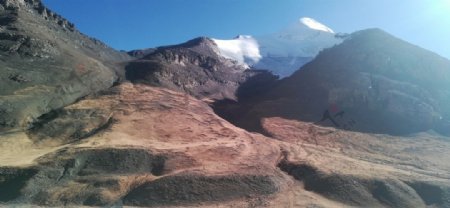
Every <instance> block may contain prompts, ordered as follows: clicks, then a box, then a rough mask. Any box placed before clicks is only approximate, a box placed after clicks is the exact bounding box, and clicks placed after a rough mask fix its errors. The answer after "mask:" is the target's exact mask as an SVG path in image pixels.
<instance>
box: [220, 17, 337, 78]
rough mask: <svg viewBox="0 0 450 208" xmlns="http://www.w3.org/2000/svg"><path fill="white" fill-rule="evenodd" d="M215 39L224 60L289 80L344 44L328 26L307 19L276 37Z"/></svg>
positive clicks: (271, 35) (274, 35) (244, 36)
mask: <svg viewBox="0 0 450 208" xmlns="http://www.w3.org/2000/svg"><path fill="white" fill-rule="evenodd" d="M212 40H213V41H214V42H215V43H216V45H217V46H218V48H219V53H220V55H222V56H223V57H225V58H229V59H233V60H235V61H237V62H238V63H240V64H241V65H244V66H246V67H250V66H252V67H255V68H260V69H268V70H271V71H272V72H273V73H274V74H277V75H280V76H281V77H285V76H289V75H290V74H292V73H293V72H294V71H296V70H298V69H300V67H301V66H303V65H304V64H306V63H307V62H309V61H311V60H312V59H313V58H314V57H315V56H316V55H317V54H318V53H319V52H320V51H321V50H323V49H324V48H329V47H332V46H334V45H336V44H339V43H341V42H342V41H343V38H342V37H339V36H338V35H336V34H335V32H334V31H333V30H332V29H331V28H329V27H327V26H325V25H324V24H322V23H320V22H318V21H316V20H314V19H312V18H309V17H303V18H300V19H298V21H296V22H294V23H293V24H291V25H289V26H288V27H286V28H285V29H283V30H281V31H278V32H274V33H272V34H267V35H261V36H254V37H252V36H248V35H239V36H237V37H236V38H234V39H231V40H219V39H212Z"/></svg>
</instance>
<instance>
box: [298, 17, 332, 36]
mask: <svg viewBox="0 0 450 208" xmlns="http://www.w3.org/2000/svg"><path fill="white" fill-rule="evenodd" d="M299 22H300V23H301V24H303V25H305V26H307V27H308V28H310V29H313V30H321V31H324V32H329V33H334V31H333V30H332V29H331V28H329V27H327V26H325V25H324V24H322V23H320V22H318V21H316V20H315V19H312V18H309V17H302V18H300V19H299Z"/></svg>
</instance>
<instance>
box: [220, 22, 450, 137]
mask: <svg viewBox="0 0 450 208" xmlns="http://www.w3.org/2000/svg"><path fill="white" fill-rule="evenodd" d="M448 103H450V61H449V60H447V59H445V58H443V57H440V56H438V55H436V54H434V53H432V52H430V51H427V50H424V49H421V48H419V47H417V46H414V45H411V44H409V43H407V42H404V41H402V40H400V39H397V38H395V37H393V36H391V35H389V34H387V33H386V32H384V31H381V30H379V29H369V30H364V31H359V32H356V33H354V34H352V35H351V36H350V38H348V39H347V40H345V41H344V42H343V43H342V44H340V45H337V46H335V47H333V48H330V49H325V50H324V51H322V52H321V53H320V54H319V55H318V56H317V57H316V59H314V60H313V61H311V62H310V63H308V64H306V65H305V66H304V67H302V69H301V70H299V71H297V72H296V73H294V74H293V75H292V76H291V77H288V78H286V79H283V80H281V81H279V82H278V83H277V84H276V87H274V88H273V89H270V90H269V91H268V92H267V93H266V94H265V95H264V96H263V97H262V98H261V97H258V98H255V99H254V101H249V102H247V103H242V104H240V105H241V106H242V108H243V109H241V111H240V112H241V113H242V112H245V113H244V115H243V116H242V114H241V116H239V118H237V120H234V121H233V122H234V123H236V124H238V125H239V126H242V127H244V128H247V129H250V130H258V129H260V124H259V123H260V120H261V119H262V118H264V117H273V116H281V117H284V118H290V119H297V120H304V121H310V122H317V121H319V120H321V118H322V116H323V115H324V112H325V111H326V110H328V111H329V112H330V114H332V116H334V114H337V113H339V112H342V111H343V112H345V114H342V116H340V117H341V118H343V120H341V121H337V122H336V124H337V125H339V126H336V127H339V128H345V129H351V130H354V131H362V132H376V133H388V134H396V135H404V134H410V133H416V132H421V131H427V130H429V129H434V130H436V131H439V132H441V133H448V129H449V127H450V108H449V106H448ZM219 105H220V103H219ZM220 106H221V107H220V109H222V110H220V109H218V108H217V109H218V110H217V111H218V113H219V114H222V115H226V114H228V113H230V114H232V112H231V111H227V110H226V106H223V105H220ZM230 108H232V109H235V108H236V105H234V106H231V107H230ZM221 111H222V112H221ZM335 119H338V120H339V119H340V118H335ZM320 124H323V125H328V126H329V125H333V123H331V122H330V121H329V120H328V121H324V122H321V123H320Z"/></svg>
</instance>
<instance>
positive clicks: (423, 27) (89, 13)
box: [43, 0, 450, 58]
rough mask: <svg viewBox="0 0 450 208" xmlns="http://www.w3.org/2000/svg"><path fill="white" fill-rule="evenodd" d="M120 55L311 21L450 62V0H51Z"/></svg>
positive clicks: (51, 4) (49, 0)
mask: <svg viewBox="0 0 450 208" xmlns="http://www.w3.org/2000/svg"><path fill="white" fill-rule="evenodd" d="M43 2H44V3H45V4H46V5H47V6H48V7H49V8H50V9H52V10H54V11H56V12H58V13H59V14H61V15H63V16H64V17H66V18H67V19H69V20H70V21H71V22H73V23H75V25H76V27H77V28H78V29H79V30H80V31H81V32H83V33H85V34H87V35H89V36H92V37H95V38H98V39H100V40H102V41H104V42H105V43H107V44H109V45H110V46H112V47H114V48H116V49H123V50H131V49H137V48H146V47H155V46H161V45H168V44H176V43H181V42H184V41H186V40H189V39H192V38H194V37H198V36H208V37H214V38H223V39H227V38H233V37H234V36H236V35H238V34H249V35H262V34H267V33H272V32H276V31H277V30H279V29H282V28H284V27H286V26H287V25H289V24H291V23H293V22H295V21H297V19H298V18H300V17H305V16H306V17H311V18H314V19H316V20H318V21H319V22H322V23H323V24H325V25H327V26H328V27H330V28H332V29H333V30H334V31H336V32H354V31H356V30H361V29H366V28H373V27H378V28H381V29H383V30H386V31H387V32H389V33H391V34H393V35H395V36H397V37H399V38H402V39H404V40H406V41H408V42H411V43H414V44H416V45H419V46H421V47H423V48H426V49H429V50H432V51H434V52H437V53H438V54H440V55H442V56H445V57H447V58H450V0H371V1H369V0H43Z"/></svg>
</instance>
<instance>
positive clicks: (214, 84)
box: [126, 37, 277, 100]
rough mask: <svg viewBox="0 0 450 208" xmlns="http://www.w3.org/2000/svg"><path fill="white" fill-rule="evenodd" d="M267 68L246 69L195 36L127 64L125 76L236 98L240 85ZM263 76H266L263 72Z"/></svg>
mask: <svg viewBox="0 0 450 208" xmlns="http://www.w3.org/2000/svg"><path fill="white" fill-rule="evenodd" d="M263 74H266V75H267V76H271V77H272V79H273V80H276V79H277V77H275V76H273V75H271V74H270V73H269V72H267V71H262V70H259V71H257V70H247V69H245V68H243V67H242V66H240V65H239V64H237V63H236V62H235V61H233V60H230V59H225V58H223V57H222V56H220V55H218V48H217V45H216V44H215V43H214V42H213V41H212V40H210V39H208V38H204V37H202V38H196V39H193V40H190V41H188V42H186V43H183V44H180V45H174V46H167V47H160V48H158V49H156V50H155V51H154V52H152V53H150V54H149V55H147V56H144V57H143V58H141V59H139V60H135V61H132V62H130V63H129V64H128V65H127V67H126V78H127V79H128V80H130V81H132V82H134V83H146V84H150V85H152V86H162V87H166V88H169V89H172V90H177V91H181V92H186V93H188V94H190V95H193V96H195V97H197V98H211V99H216V100H221V99H231V100H236V93H237V91H238V88H239V86H240V85H242V84H243V83H245V82H246V81H247V80H249V79H250V78H252V77H255V76H260V75H263ZM263 76H265V75H263Z"/></svg>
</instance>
